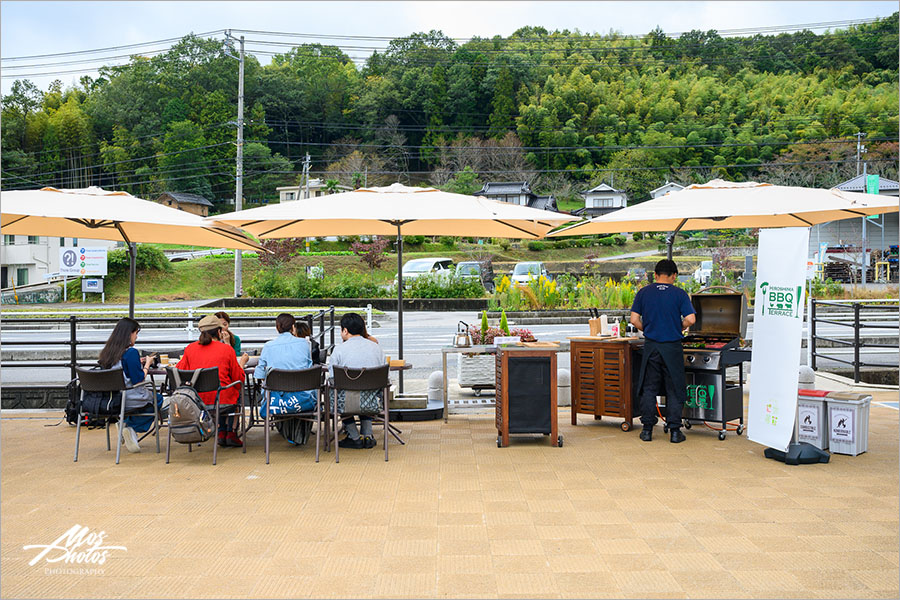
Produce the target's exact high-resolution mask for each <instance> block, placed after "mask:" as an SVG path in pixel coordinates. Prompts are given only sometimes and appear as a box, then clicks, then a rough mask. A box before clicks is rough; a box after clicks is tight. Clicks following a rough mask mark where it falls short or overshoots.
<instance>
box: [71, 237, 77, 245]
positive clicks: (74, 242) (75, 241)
mask: <svg viewBox="0 0 900 600" xmlns="http://www.w3.org/2000/svg"><path fill="white" fill-rule="evenodd" d="M72 245H73V246H77V245H78V238H72Z"/></svg>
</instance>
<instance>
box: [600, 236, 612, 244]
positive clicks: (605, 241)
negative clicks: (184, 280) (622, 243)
mask: <svg viewBox="0 0 900 600" xmlns="http://www.w3.org/2000/svg"><path fill="white" fill-rule="evenodd" d="M597 243H598V244H600V245H601V246H612V245H613V244H614V243H615V240H613V238H612V236H610V237H605V238H600V239H599V240H597Z"/></svg>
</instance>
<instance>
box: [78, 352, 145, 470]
mask: <svg viewBox="0 0 900 600" xmlns="http://www.w3.org/2000/svg"><path fill="white" fill-rule="evenodd" d="M75 372H76V373H77V378H78V385H79V387H80V388H81V401H80V402H79V408H78V420H77V422H76V427H75V460H74V461H73V462H78V448H79V445H80V443H81V423H82V421H83V420H84V417H87V418H91V417H96V418H98V419H103V420H104V421H106V450H107V452H108V451H110V450H111V449H112V448H111V446H110V442H109V424H110V421H111V420H112V419H118V422H119V423H118V427H117V431H118V435H117V436H116V464H119V459H120V458H121V456H122V428H123V427H124V426H125V417H126V416H129V417H153V428H154V434H155V435H156V452H157V454H158V453H159V406H158V405H157V402H156V386H155V385H154V384H153V381H152V380H149V379H148V380H147V381H143V382H141V383H139V384H137V385H136V386H132V387H138V386H149V387H150V389H151V390H153V396H152V398H153V400H152V401H151V404H152V405H153V412H146V411H145V409H144V408H143V407H142V408H139V409H134V410H130V411H127V410H126V409H125V398H124V392H125V390H127V389H128V386H127V385H126V384H125V373H124V372H123V371H122V368H121V367H115V368H113V369H86V368H84V367H75ZM85 392H100V393H104V394H106V393H108V394H110V395H112V394H116V393H118V394H120V395H121V406H120V407H119V413H118V414H117V415H110V414H99V413H91V412H89V411H88V410H86V409H85V407H84V393H85ZM148 433H149V432H148ZM144 437H146V434H145V435H144ZM141 439H143V438H141Z"/></svg>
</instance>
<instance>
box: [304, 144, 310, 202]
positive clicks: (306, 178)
mask: <svg viewBox="0 0 900 600" xmlns="http://www.w3.org/2000/svg"><path fill="white" fill-rule="evenodd" d="M303 186H304V187H303V198H304V199H307V198H309V152H307V153H306V158H304V159H303Z"/></svg>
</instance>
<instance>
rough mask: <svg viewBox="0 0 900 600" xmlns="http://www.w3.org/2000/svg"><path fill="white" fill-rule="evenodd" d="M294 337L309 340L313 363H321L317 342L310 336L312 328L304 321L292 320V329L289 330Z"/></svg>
mask: <svg viewBox="0 0 900 600" xmlns="http://www.w3.org/2000/svg"><path fill="white" fill-rule="evenodd" d="M291 333H293V334H294V337H298V338H305V339H306V340H307V341H308V342H309V350H310V356H311V358H312V362H313V364H314V365H320V364H322V358H321V350H320V349H319V342H317V341H316V340H314V339H313V338H312V330H311V329H310V328H309V323H307V322H306V321H294V329H293V331H292V332H291Z"/></svg>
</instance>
